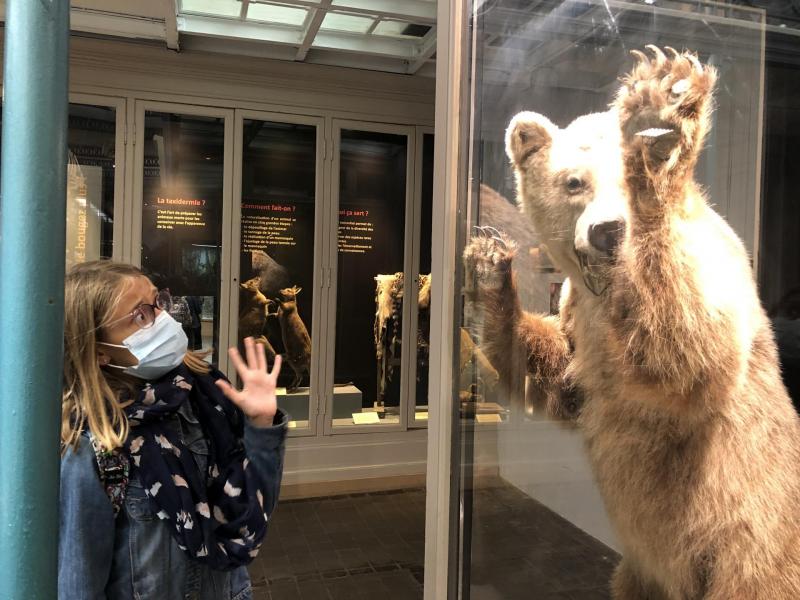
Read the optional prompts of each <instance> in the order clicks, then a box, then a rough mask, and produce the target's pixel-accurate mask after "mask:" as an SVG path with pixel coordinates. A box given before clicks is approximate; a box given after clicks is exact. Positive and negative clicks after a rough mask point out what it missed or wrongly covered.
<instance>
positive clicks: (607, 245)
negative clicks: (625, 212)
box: [589, 219, 625, 256]
mask: <svg viewBox="0 0 800 600" xmlns="http://www.w3.org/2000/svg"><path fill="white" fill-rule="evenodd" d="M624 233H625V221H623V220H622V219H615V220H613V221H603V222H602V223H592V224H591V225H589V244H591V246H592V248H594V249H595V250H597V251H598V252H602V253H603V254H605V255H607V256H610V255H611V254H613V253H614V251H615V250H616V249H617V246H619V243H620V242H621V241H622V236H623V234H624Z"/></svg>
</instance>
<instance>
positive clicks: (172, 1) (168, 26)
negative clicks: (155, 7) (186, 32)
mask: <svg viewBox="0 0 800 600" xmlns="http://www.w3.org/2000/svg"><path fill="white" fill-rule="evenodd" d="M164 29H165V37H166V39H167V48H169V49H170V50H175V51H176V52H178V51H180V49H181V45H180V39H179V36H178V0H168V1H167V13H166V14H165V15H164Z"/></svg>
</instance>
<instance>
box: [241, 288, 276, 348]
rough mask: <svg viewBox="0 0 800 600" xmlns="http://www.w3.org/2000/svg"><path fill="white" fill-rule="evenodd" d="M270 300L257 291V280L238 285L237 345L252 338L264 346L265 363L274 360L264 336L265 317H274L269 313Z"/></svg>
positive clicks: (270, 345) (270, 346)
mask: <svg viewBox="0 0 800 600" xmlns="http://www.w3.org/2000/svg"><path fill="white" fill-rule="evenodd" d="M271 304H272V301H271V300H267V298H266V296H264V294H262V293H261V292H260V291H259V278H258V277H254V278H253V279H248V280H247V281H245V282H244V283H240V284H239V345H240V346H241V345H242V344H243V342H244V338H246V337H252V338H253V339H254V340H255V342H256V343H257V344H262V345H263V346H264V351H265V352H266V355H267V362H269V363H272V362H273V361H274V360H275V349H274V348H273V347H272V344H270V343H269V340H268V339H267V336H266V333H265V332H266V324H267V317H270V316H274V314H275V313H270V312H269V307H270V305H271Z"/></svg>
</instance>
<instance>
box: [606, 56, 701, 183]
mask: <svg viewBox="0 0 800 600" xmlns="http://www.w3.org/2000/svg"><path fill="white" fill-rule="evenodd" d="M646 48H647V51H648V53H647V54H646V53H645V52H642V51H639V50H633V51H631V53H632V54H633V55H634V56H636V57H637V62H636V65H635V66H634V67H633V69H632V70H631V72H630V73H629V74H628V75H627V76H626V77H625V78H624V79H623V84H622V87H621V88H620V91H619V93H618V95H617V99H616V106H617V109H618V111H619V115H620V125H621V127H622V134H623V140H624V142H625V144H626V145H627V146H628V147H629V149H634V150H635V149H640V150H641V151H642V152H643V154H644V156H645V157H646V159H647V161H648V162H649V163H650V164H649V165H648V170H649V171H650V172H656V171H657V170H658V169H660V168H661V167H662V166H666V168H667V169H672V168H674V167H675V166H676V165H677V164H679V163H680V162H681V161H682V160H684V159H686V158H687V157H690V156H691V157H693V156H696V154H697V152H698V151H699V146H700V142H701V141H702V135H703V127H701V126H700V125H701V123H702V120H703V119H704V118H705V114H706V112H707V110H708V109H709V106H710V98H711V91H712V89H713V86H714V82H715V79H716V72H715V70H714V68H713V67H708V66H706V67H704V66H703V65H702V64H701V63H700V61H699V60H698V59H697V57H696V56H695V55H694V54H692V53H691V52H682V53H681V52H678V51H677V50H675V49H674V48H670V47H666V53H665V52H664V51H662V50H661V49H660V48H658V47H656V46H653V45H648V46H647V47H646ZM650 55H652V56H650ZM637 154H638V152H637Z"/></svg>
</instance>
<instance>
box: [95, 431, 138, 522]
mask: <svg viewBox="0 0 800 600" xmlns="http://www.w3.org/2000/svg"><path fill="white" fill-rule="evenodd" d="M89 439H90V440H91V442H92V448H93V449H94V456H95V460H96V462H97V471H98V473H99V475H100V483H102V484H103V489H104V490H105V491H106V495H107V496H108V499H109V501H110V502H111V508H112V509H113V511H114V516H115V517H116V516H117V515H118V514H119V511H120V509H122V505H123V504H124V503H125V492H126V491H127V488H128V472H129V468H130V463H129V461H128V455H127V454H126V453H125V451H124V450H122V449H120V448H116V449H114V450H106V449H105V448H104V447H103V446H102V445H101V444H100V442H98V441H97V439H95V437H94V434H93V433H91V432H89Z"/></svg>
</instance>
